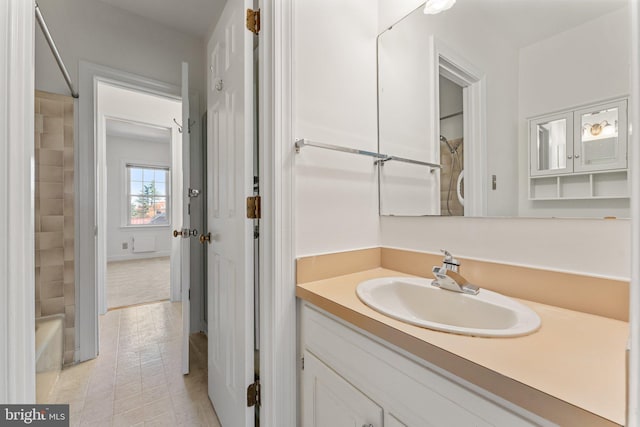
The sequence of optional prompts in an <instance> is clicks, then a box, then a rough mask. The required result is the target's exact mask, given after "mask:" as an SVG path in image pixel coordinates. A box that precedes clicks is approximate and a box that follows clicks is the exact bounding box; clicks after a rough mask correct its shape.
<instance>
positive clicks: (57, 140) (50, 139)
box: [39, 117, 64, 150]
mask: <svg viewBox="0 0 640 427" xmlns="http://www.w3.org/2000/svg"><path fill="white" fill-rule="evenodd" d="M47 125H48V123H47V117H45V118H44V127H45V129H46V128H47ZM49 126H52V125H49ZM60 127H62V126H60ZM39 148H44V149H49V150H62V149H63V148H64V133H63V132H62V130H60V131H58V132H55V133H51V132H47V131H46V130H45V132H44V133H41V134H40V147H39Z"/></svg>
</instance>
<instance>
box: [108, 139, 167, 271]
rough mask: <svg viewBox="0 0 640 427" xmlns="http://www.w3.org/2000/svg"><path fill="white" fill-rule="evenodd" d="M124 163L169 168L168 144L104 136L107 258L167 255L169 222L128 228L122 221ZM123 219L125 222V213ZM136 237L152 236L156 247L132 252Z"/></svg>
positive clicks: (124, 211)
mask: <svg viewBox="0 0 640 427" xmlns="http://www.w3.org/2000/svg"><path fill="white" fill-rule="evenodd" d="M127 163H135V164H140V165H154V166H166V167H171V145H170V143H169V142H158V141H145V140H140V139H137V140H136V139H131V138H122V137H116V136H107V260H108V261H122V260H126V259H136V258H147V257H153V256H169V255H170V254H171V238H172V236H171V224H170V225H167V226H157V227H146V228H145V227H127V226H125V224H123V215H124V213H126V209H127V199H126V186H127V183H126V176H127V175H126V171H125V167H126V164H127ZM172 218H173V216H172ZM124 222H125V223H126V216H125V217H124ZM138 236H154V238H155V242H156V250H155V251H154V252H145V253H133V251H132V248H133V239H134V238H137V237H138ZM123 243H127V246H128V248H127V249H122V244H123Z"/></svg>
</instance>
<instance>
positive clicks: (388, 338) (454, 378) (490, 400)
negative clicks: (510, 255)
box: [297, 262, 628, 427]
mask: <svg viewBox="0 0 640 427" xmlns="http://www.w3.org/2000/svg"><path fill="white" fill-rule="evenodd" d="M315 264H321V262H316V263H315ZM298 266H299V267H298V268H299V269H300V268H304V266H301V264H300V262H299V264H298ZM356 268H357V267H356ZM360 268H367V269H365V270H360ZM360 268H358V270H359V271H356V272H351V273H348V274H339V275H336V276H333V277H328V276H326V275H325V278H321V279H320V280H313V281H309V282H305V283H302V282H301V281H300V280H299V283H298V286H297V296H298V297H299V298H300V307H299V308H300V311H299V317H300V319H299V320H300V325H301V330H300V356H301V362H302V364H301V371H300V375H301V392H302V395H301V419H302V425H303V426H305V427H309V426H318V427H321V426H334V425H341V424H340V423H341V422H345V421H347V420H348V423H349V425H356V426H361V425H362V426H367V427H368V426H373V427H377V426H393V427H397V426H424V425H461V426H462V425H465V426H466V425H475V426H488V425H495V426H510V427H511V426H530V425H580V426H586V425H589V426H592V425H596V426H615V425H622V424H623V423H624V419H625V343H626V339H627V333H628V325H627V323H626V322H623V321H620V320H614V319H611V318H607V317H602V316H596V315H593V314H588V313H582V312H578V311H573V310H568V309H564V308H560V307H554V306H550V305H546V304H541V303H536V302H531V301H525V300H519V301H520V302H521V303H523V304H525V305H527V306H528V307H530V308H531V309H533V310H534V311H535V312H536V313H538V315H539V316H540V318H541V320H542V327H541V328H540V329H539V330H538V331H537V332H535V333H533V334H531V335H527V336H521V337H515V338H480V337H471V336H463V335H457V334H451V333H446V332H438V331H434V330H430V329H426V328H421V327H417V326H413V325H410V324H408V323H404V322H401V321H398V320H395V319H392V318H390V317H387V316H385V315H383V314H381V313H378V312H376V311H374V310H372V309H371V308H369V307H368V306H366V305H365V304H363V303H362V302H361V301H360V300H359V299H358V297H357V295H356V287H357V285H358V284H359V283H361V282H363V281H366V280H369V279H373V278H377V277H389V276H402V275H406V274H404V273H402V272H399V271H395V270H390V269H388V268H382V267H374V268H368V267H367V266H364V267H363V266H360ZM347 271H348V269H346V267H345V270H343V271H341V272H340V273H345V272H347ZM309 277H310V276H307V278H309ZM299 278H301V279H302V280H305V279H304V278H303V277H301V275H300V274H299ZM481 292H482V291H481Z"/></svg>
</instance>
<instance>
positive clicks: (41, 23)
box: [35, 2, 80, 98]
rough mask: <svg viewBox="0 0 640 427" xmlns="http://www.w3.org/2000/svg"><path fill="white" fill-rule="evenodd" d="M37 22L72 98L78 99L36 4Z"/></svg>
mask: <svg viewBox="0 0 640 427" xmlns="http://www.w3.org/2000/svg"><path fill="white" fill-rule="evenodd" d="M35 10H36V20H37V21H38V24H39V25H40V29H41V30H42V34H44V38H45V39H47V43H49V47H50V48H51V53H53V56H54V57H55V58H56V62H57V63H58V67H59V68H60V71H61V72H62V76H63V77H64V80H65V81H66V82H67V86H69V90H70V91H71V96H73V97H74V98H78V97H79V96H80V95H79V94H78V92H76V90H75V89H74V88H73V83H72V82H71V77H70V76H69V72H68V71H67V67H65V66H64V62H62V57H61V56H60V52H58V48H57V47H56V43H55V42H54V41H53V37H51V33H50V32H49V28H48V27H47V23H46V22H44V17H43V16H42V12H40V7H39V6H38V3H37V2H36V7H35Z"/></svg>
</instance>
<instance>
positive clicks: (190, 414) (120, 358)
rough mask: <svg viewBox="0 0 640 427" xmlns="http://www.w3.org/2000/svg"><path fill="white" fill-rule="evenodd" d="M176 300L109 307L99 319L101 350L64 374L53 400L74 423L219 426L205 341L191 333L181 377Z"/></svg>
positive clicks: (73, 424)
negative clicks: (62, 405)
mask: <svg viewBox="0 0 640 427" xmlns="http://www.w3.org/2000/svg"><path fill="white" fill-rule="evenodd" d="M181 311H182V310H181V304H180V303H169V302H162V303H155V304H147V305H141V306H135V307H128V308H124V309H119V310H112V311H109V312H108V313H107V314H106V315H105V316H101V317H100V355H99V356H98V357H97V358H96V359H93V360H90V361H88V362H84V363H80V364H78V365H74V366H71V367H69V368H66V369H64V370H63V371H62V374H61V375H60V379H59V380H58V382H57V384H56V386H55V387H54V390H53V391H52V394H51V398H50V399H49V401H50V402H51V403H69V404H70V418H71V423H70V425H71V426H92V427H100V426H114V427H120V426H154V427H155V426H158V427H161V426H194V427H196V426H212V427H219V426H220V424H219V421H218V418H217V416H216V413H215V411H214V409H213V406H212V405H211V402H210V401H209V398H208V396H207V340H206V337H205V336H204V335H202V334H194V335H192V336H191V346H190V352H191V363H190V373H189V375H186V376H184V375H182V374H181V357H182V353H181V334H182V314H181Z"/></svg>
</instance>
